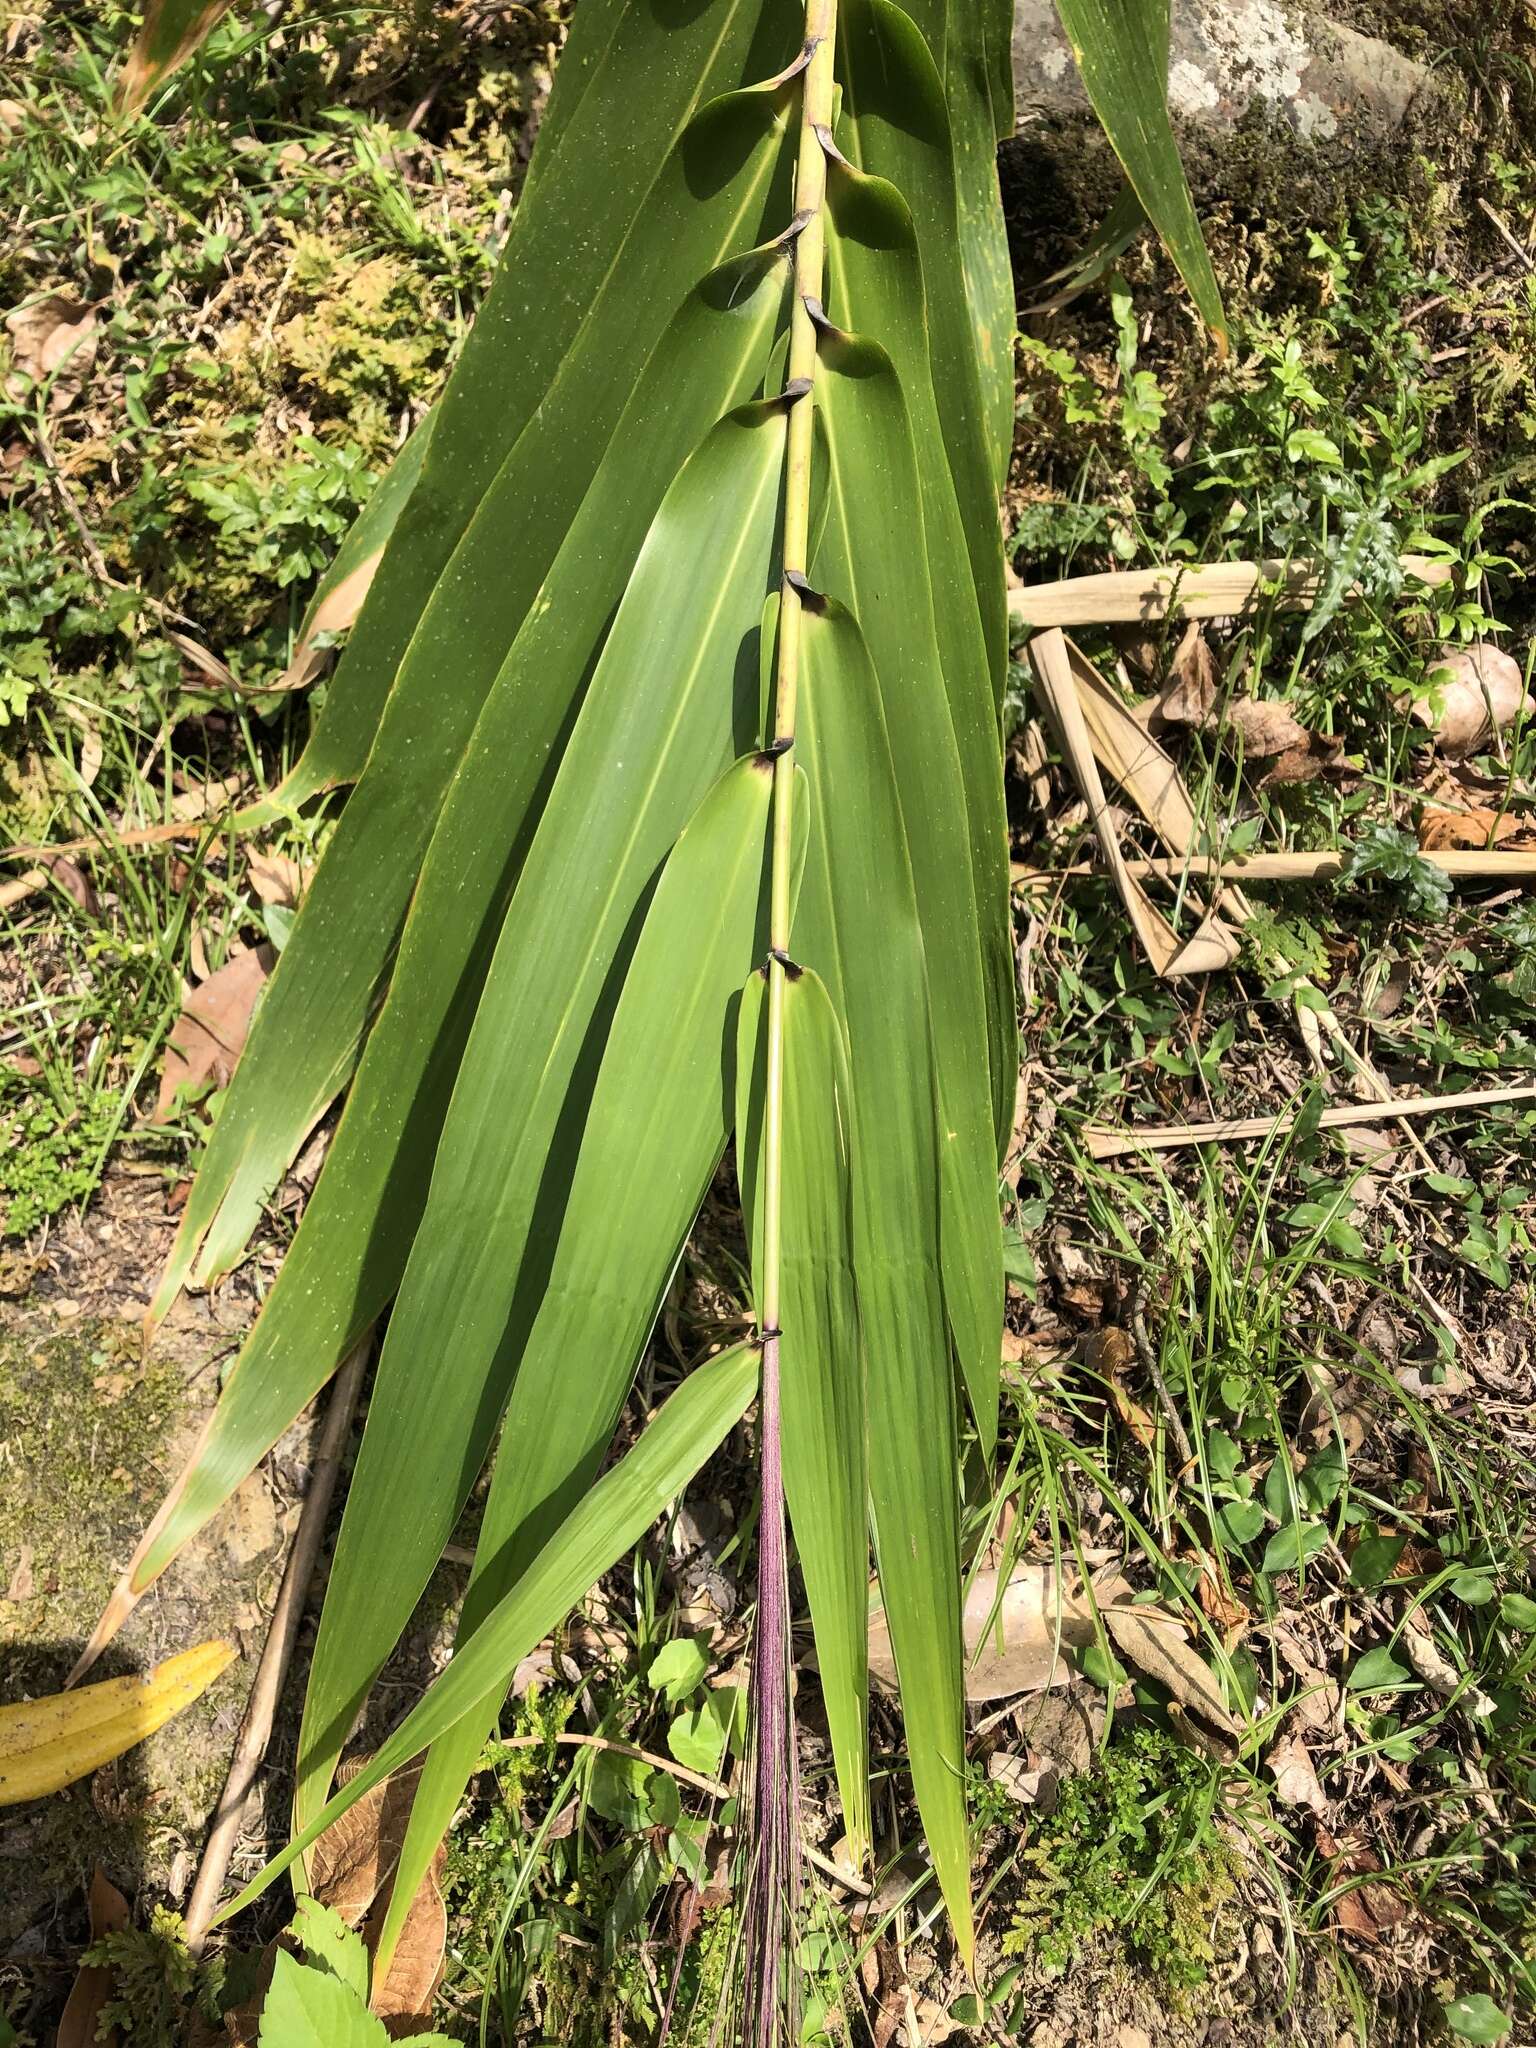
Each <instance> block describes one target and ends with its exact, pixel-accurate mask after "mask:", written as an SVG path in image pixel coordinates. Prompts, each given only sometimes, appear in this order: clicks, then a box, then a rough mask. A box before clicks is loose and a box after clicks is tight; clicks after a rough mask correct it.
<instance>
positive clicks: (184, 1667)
mask: <svg viewBox="0 0 1536 2048" xmlns="http://www.w3.org/2000/svg"><path fill="white" fill-rule="evenodd" d="M234 1657H235V1647H234V1645H233V1644H232V1643H225V1642H211V1643H200V1644H199V1645H198V1647H197V1648H196V1649H195V1650H184V1651H182V1653H181V1655H180V1656H179V1657H167V1658H166V1660H165V1662H164V1663H163V1664H157V1665H156V1666H155V1667H154V1669H153V1670H152V1671H146V1672H143V1673H140V1674H138V1675H137V1676H135V1677H132V1678H108V1679H104V1680H103V1681H102V1682H101V1684H99V1685H86V1686H82V1687H81V1688H80V1690H79V1691H78V1692H62V1693H50V1694H48V1695H47V1697H46V1698H44V1699H39V1700H21V1701H18V1702H17V1703H16V1704H15V1705H14V1706H9V1707H0V1806H15V1805H18V1804H19V1803H20V1802H21V1801H22V1800H24V1799H42V1798H45V1797H46V1796H47V1795H48V1794H49V1793H50V1792H58V1791H61V1790H62V1789H63V1788H64V1786H66V1785H73V1784H74V1783H75V1782H76V1780H77V1779H79V1778H88V1777H89V1776H90V1774H91V1772H92V1771H95V1770H99V1769H100V1768H101V1766H102V1765H103V1764H105V1763H110V1762H111V1761H112V1759H113V1757H117V1756H121V1755H122V1754H123V1752H124V1750H128V1749H132V1748H133V1746H134V1744H135V1743H139V1742H142V1741H143V1740H144V1739H145V1737H146V1736H149V1735H153V1734H154V1732H155V1730H156V1729H157V1728H159V1727H160V1726H161V1725H162V1724H163V1723H164V1722H166V1721H169V1720H170V1718H171V1716H172V1715H173V1714H179V1713H180V1712H181V1710H182V1708H183V1707H188V1706H190V1705H191V1704H192V1702H193V1700H195V1699H196V1698H197V1697H198V1695H199V1694H200V1693H203V1692H206V1691H207V1689H208V1687H209V1686H210V1685H212V1683H213V1681H214V1680H215V1679H216V1678H217V1677H218V1676H219V1675H220V1673H221V1672H223V1671H226V1670H227V1669H228V1668H229V1666H230V1664H231V1663H232V1662H233V1661H234Z"/></svg>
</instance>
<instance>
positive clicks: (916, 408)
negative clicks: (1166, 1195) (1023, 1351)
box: [828, 165, 1019, 1158]
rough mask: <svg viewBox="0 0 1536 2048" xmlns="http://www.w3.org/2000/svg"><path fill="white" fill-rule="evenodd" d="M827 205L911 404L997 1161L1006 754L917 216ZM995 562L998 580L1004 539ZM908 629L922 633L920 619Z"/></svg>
mask: <svg viewBox="0 0 1536 2048" xmlns="http://www.w3.org/2000/svg"><path fill="white" fill-rule="evenodd" d="M828 199H829V204H830V212H831V224H832V228H833V233H832V235H831V238H830V241H829V245H828V259H829V270H830V274H831V277H832V279H833V281H834V283H835V285H836V292H837V300H836V302H837V303H838V304H839V306H842V305H846V306H848V307H850V308H857V316H858V320H859V322H860V323H861V325H862V326H863V328H864V330H865V331H867V332H870V333H872V334H873V335H874V336H875V338H876V339H880V338H881V337H884V336H889V337H890V351H889V352H890V354H891V358H892V362H893V364H894V366H895V368H896V373H897V378H898V381H899V383H900V385H901V389H902V395H903V397H904V398H905V400H906V403H907V416H908V425H909V428H910V431H911V435H912V441H913V454H914V457H915V459H916V463H917V469H918V475H919V480H920V485H921V492H922V530H923V542H924V554H925V556H926V560H927V565H928V579H929V582H930V585H931V590H932V607H933V621H934V631H935V633H936V636H937V646H936V652H937V657H938V662H939V671H940V674H941V676H942V682H943V688H944V691H945V693H946V695H947V696H948V699H949V712H950V723H951V726H952V728H953V733H954V744H955V748H956V749H957V751H958V756H959V772H960V778H961V783H962V785H963V792H964V812H965V818H966V825H967V830H968V834H969V840H970V849H971V864H972V870H973V888H974V894H975V918H976V930H977V934H978V938H979V942H980V948H981V971H982V1000H983V1004H984V1008H985V1014H986V1029H987V1039H988V1061H989V1069H990V1074H991V1083H992V1122H993V1129H994V1134H995V1137H996V1144H997V1154H998V1157H999V1158H1001V1156H1002V1153H1003V1150H1004V1149H1005V1147H1006V1144H1007V1141H1008V1137H1009V1135H1010V1134H1011V1131H1012V1127H1013V1105H1014V1092H1015V1082H1016V1080H1017V1076H1018V1064H1019V1058H1018V1027H1017V1021H1016V1014H1015V997H1014V959H1013V931H1012V921H1011V915H1010V909H1009V894H1008V891H1009V879H1008V835H1007V817H1006V813H1005V810H1004V806H1003V783H1002V770H1001V761H1002V750H1001V747H1000V745H999V741H998V726H997V718H996V714H995V707H994V703H993V698H992V694H991V690H990V686H989V680H988V668H987V650H986V644H985V638H984V633H983V629H982V623H981V620H980V619H979V617H978V615H977V610H976V606H975V603H974V601H973V600H972V598H971V594H970V588H971V587H970V580H969V577H968V575H967V567H966V559H967V550H966V538H965V528H964V521H963V518H962V513H961V507H960V504H959V501H958V499H957V497H956V494H955V491H954V490H953V489H952V488H951V487H950V478H949V475H948V474H947V472H946V466H945V460H944V426H943V421H942V417H941V415H940V411H939V407H938V403H937V399H936V396H935V394H934V390H933V384H932V377H931V374H930V365H931V353H930V351H929V349H928V347H927V342H926V336H927V300H926V295H925V292H924V288H923V276H922V270H921V266H920V263H919V259H918V253H917V243H916V239H915V228H914V225H913V221H912V216H911V211H910V209H909V208H908V206H907V204H906V202H905V200H904V199H903V198H902V196H901V194H900V193H899V192H898V191H897V190H896V188H895V187H894V186H893V185H891V184H890V183H889V182H888V181H886V180H884V179H878V178H872V177H867V176H865V175H864V174H863V173H861V172H860V171H858V170H857V169H855V168H854V167H853V166H852V165H843V166H834V167H833V171H832V175H831V177H830V179H829V182H828ZM849 317H850V318H852V317H853V315H852V314H850V315H849ZM994 566H995V567H996V570H997V573H998V575H999V576H1000V575H1001V573H1002V550H1001V540H1000V537H999V540H998V542H997V545H996V548H995V563H994ZM915 594H916V593H914V595H915ZM911 630H916V625H915V622H912V624H911Z"/></svg>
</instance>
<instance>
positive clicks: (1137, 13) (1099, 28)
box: [1056, 0, 1227, 349]
mask: <svg viewBox="0 0 1536 2048" xmlns="http://www.w3.org/2000/svg"><path fill="white" fill-rule="evenodd" d="M1056 7H1057V12H1058V13H1059V14H1060V16H1061V19H1062V24H1063V26H1064V27H1065V29H1066V31H1067V35H1068V38H1069V39H1070V41H1071V44H1072V51H1073V54H1074V56H1075V57H1076V58H1077V64H1078V69H1079V70H1080V71H1081V72H1082V75H1083V84H1084V85H1085V86H1086V88H1087V91H1088V97H1089V99H1090V100H1091V101H1092V102H1093V110H1094V112H1095V113H1096V114H1097V115H1098V117H1099V119H1100V121H1101V122H1102V123H1103V124H1104V132H1105V134H1106V135H1107V136H1108V137H1109V139H1110V142H1111V144H1112V145H1113V147H1114V151H1115V154H1116V156H1118V157H1119V159H1120V161H1121V163H1122V164H1123V165H1124V166H1125V174H1126V176H1127V177H1128V178H1129V179H1130V181H1131V184H1132V185H1133V186H1134V187H1135V189H1136V196H1137V198H1138V199H1140V201H1141V203H1142V205H1143V206H1144V207H1145V208H1146V213H1147V218H1148V220H1150V221H1151V223H1152V225H1153V227H1155V228H1156V229H1157V232H1158V234H1159V235H1161V237H1162V239H1163V241H1164V243H1165V244H1166V246H1167V249H1168V253H1169V254H1170V255H1171V256H1172V258H1173V260H1174V262H1175V264H1176V265H1177V266H1178V271H1179V275H1180V276H1181V277H1182V278H1183V280H1184V282H1185V284H1186V285H1188V287H1189V292H1190V296H1191V298H1193V300H1194V302H1195V305H1196V307H1197V308H1198V309H1199V313H1200V317H1201V319H1202V320H1203V321H1204V322H1205V324H1206V326H1207V327H1209V329H1210V330H1211V333H1212V334H1213V335H1214V336H1215V337H1216V340H1217V343H1218V344H1219V346H1220V347H1221V348H1223V349H1225V348H1226V345H1227V316H1226V313H1225V311H1224V310H1223V308H1222V303H1221V288H1220V286H1219V285H1218V284H1217V282H1216V273H1215V271H1214V270H1213V269H1212V268H1211V258H1210V253H1209V251H1208V250H1207V248H1206V246H1205V237H1204V235H1202V234H1201V232H1200V223H1199V220H1198V219H1197V218H1196V215H1195V205H1194V201H1193V199H1192V198H1191V197H1190V191H1189V180H1188V179H1187V178H1186V177H1185V175H1184V165H1183V163H1182V162H1181V161H1180V158H1179V148H1178V144H1177V143H1176V142H1175V141H1174V139H1173V128H1172V125H1171V123H1170V122H1169V119H1168V54H1167V53H1168V0H1056Z"/></svg>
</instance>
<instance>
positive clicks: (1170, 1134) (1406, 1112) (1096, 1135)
mask: <svg viewBox="0 0 1536 2048" xmlns="http://www.w3.org/2000/svg"><path fill="white" fill-rule="evenodd" d="M1530 1101H1536V1086H1532V1085H1531V1084H1530V1083H1526V1084H1524V1085H1522V1086H1519V1087H1511V1088H1473V1089H1469V1090H1468V1091H1467V1092H1465V1093H1464V1094H1460V1095H1397V1096H1394V1097H1393V1098H1392V1099H1391V1101H1389V1102H1351V1103H1341V1104H1338V1105H1337V1106H1336V1107H1334V1108H1332V1109H1325V1110H1324V1111H1323V1113H1322V1115H1321V1117H1320V1118H1319V1119H1318V1122H1319V1125H1320V1126H1321V1128H1322V1129H1324V1130H1329V1131H1337V1130H1344V1129H1347V1128H1348V1127H1349V1126H1351V1125H1353V1124H1379V1123H1391V1122H1393V1121H1394V1120H1396V1119H1398V1118H1406V1117H1410V1116H1433V1115H1435V1114H1436V1112H1437V1111H1440V1110H1455V1109H1492V1108H1494V1107H1496V1106H1497V1105H1498V1104H1500V1103H1507V1102H1530ZM1299 1116H1300V1111H1298V1110H1288V1111H1286V1112H1285V1113H1284V1114H1283V1115H1280V1116H1231V1117H1221V1118H1219V1119H1218V1120H1217V1121H1216V1122H1214V1123H1206V1124H1147V1125H1145V1126H1144V1127H1143V1128H1142V1129H1140V1130H1129V1131H1111V1130H1107V1129H1105V1128H1104V1126H1103V1125H1095V1124H1089V1125H1088V1126H1087V1127H1086V1128H1085V1130H1084V1132H1083V1138H1084V1142H1085V1143H1086V1144H1087V1147H1088V1154H1089V1157H1090V1158H1092V1159H1122V1158H1124V1157H1125V1155H1126V1154H1127V1153H1131V1152H1169V1151H1173V1150H1174V1149H1176V1148H1177V1147H1178V1146H1181V1145H1219V1144H1223V1143H1225V1142H1226V1141H1227V1140H1228V1139H1231V1138H1269V1137H1275V1136H1279V1135H1283V1134H1284V1133H1285V1132H1287V1131H1289V1130H1290V1129H1292V1128H1293V1126H1294V1125H1295V1124H1296V1122H1297V1120H1298V1118H1299Z"/></svg>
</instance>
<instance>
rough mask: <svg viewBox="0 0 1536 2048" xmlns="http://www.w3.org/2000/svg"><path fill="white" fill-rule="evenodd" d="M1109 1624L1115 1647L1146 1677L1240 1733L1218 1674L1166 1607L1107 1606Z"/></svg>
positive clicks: (1208, 1717)
mask: <svg viewBox="0 0 1536 2048" xmlns="http://www.w3.org/2000/svg"><path fill="white" fill-rule="evenodd" d="M1104 1622H1105V1626H1106V1627H1107V1628H1108V1630H1109V1636H1110V1641H1111V1642H1112V1643H1113V1644H1114V1645H1115V1648H1116V1649H1117V1650H1119V1651H1120V1652H1121V1654H1122V1655H1123V1656H1125V1657H1128V1658H1129V1659H1130V1661H1131V1663H1133V1664H1134V1665H1135V1666H1136V1668H1137V1670H1138V1671H1140V1672H1142V1673H1144V1674H1145V1676H1146V1677H1148V1678H1154V1679H1156V1680H1157V1682H1158V1684H1159V1685H1165V1686H1167V1688H1168V1690H1169V1692H1171V1693H1172V1694H1173V1696H1174V1698H1175V1699H1176V1700H1177V1701H1178V1702H1179V1703H1180V1705H1181V1706H1185V1707H1188V1708H1189V1709H1190V1711H1191V1712H1192V1713H1197V1714H1203V1715H1204V1716H1205V1718H1206V1720H1207V1721H1209V1722H1210V1723H1211V1724H1212V1726H1213V1727H1216V1728H1220V1729H1221V1730H1222V1732H1223V1733H1224V1734H1227V1735H1236V1734H1238V1733H1239V1732H1240V1731H1239V1729H1238V1725H1237V1723H1236V1722H1235V1721H1234V1720H1233V1718H1232V1716H1231V1714H1230V1713H1229V1712H1228V1711H1227V1703H1226V1701H1225V1700H1224V1699H1223V1697H1222V1693H1221V1687H1220V1686H1219V1685H1218V1684H1217V1682H1216V1677H1215V1674H1214V1672H1213V1671H1212V1670H1211V1668H1210V1666H1209V1665H1208V1664H1207V1663H1206V1662H1205V1660H1204V1659H1203V1658H1202V1657H1201V1656H1200V1655H1199V1654H1198V1652H1197V1651H1195V1650H1194V1649H1193V1648H1192V1647H1191V1645H1190V1642H1189V1639H1188V1637H1187V1636H1186V1635H1185V1633H1184V1630H1183V1627H1182V1626H1181V1624H1180V1623H1179V1622H1178V1621H1177V1620H1176V1619H1175V1618H1174V1616H1173V1615H1171V1614H1169V1613H1168V1612H1167V1610H1166V1609H1164V1608H1161V1607H1155V1606H1151V1605H1146V1606H1137V1607H1132V1606H1129V1605H1124V1606H1116V1607H1109V1606H1106V1608H1105V1610H1104Z"/></svg>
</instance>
